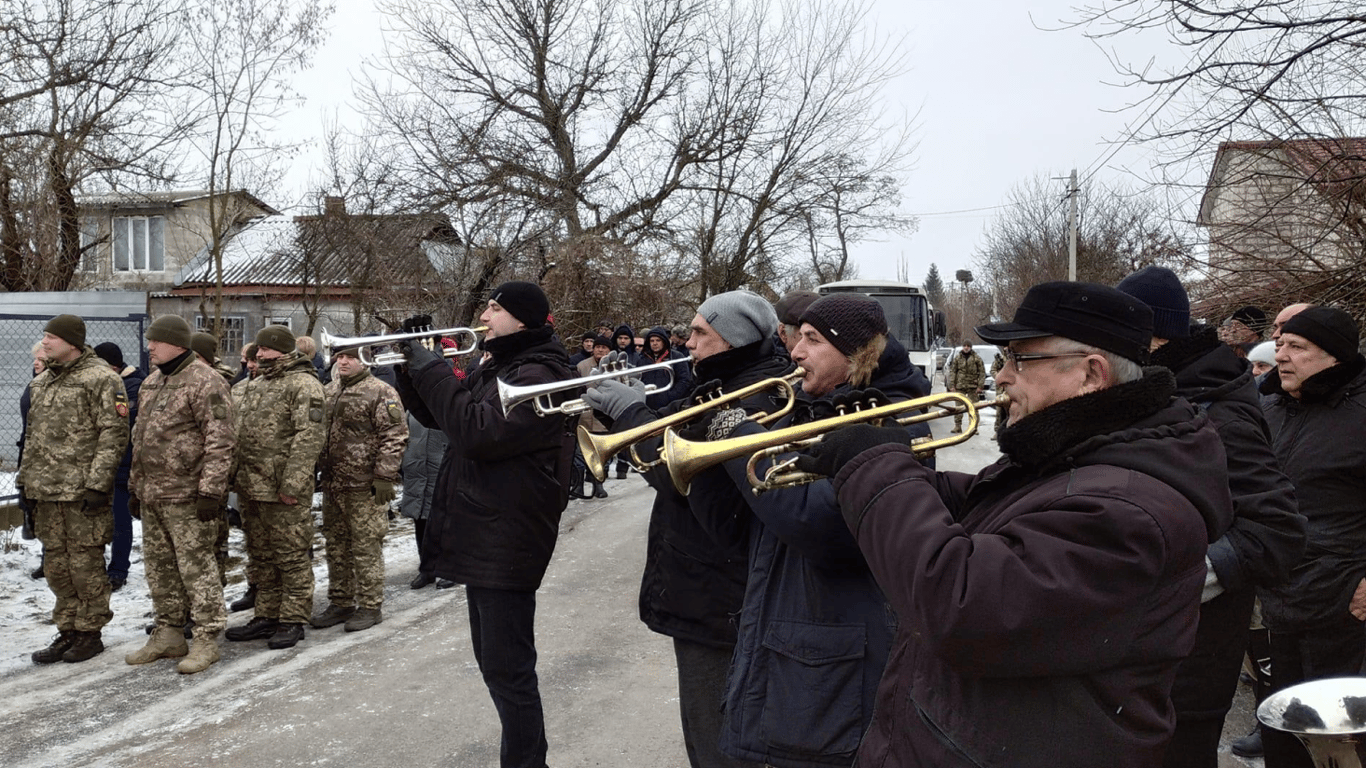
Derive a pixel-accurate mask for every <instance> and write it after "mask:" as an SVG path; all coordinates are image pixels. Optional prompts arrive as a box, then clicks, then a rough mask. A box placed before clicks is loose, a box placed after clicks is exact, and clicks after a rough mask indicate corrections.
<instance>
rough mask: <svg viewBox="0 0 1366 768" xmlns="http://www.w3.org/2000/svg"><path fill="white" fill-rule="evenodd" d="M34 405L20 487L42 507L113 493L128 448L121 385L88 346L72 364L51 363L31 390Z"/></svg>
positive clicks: (124, 394)
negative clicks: (87, 495) (93, 493)
mask: <svg viewBox="0 0 1366 768" xmlns="http://www.w3.org/2000/svg"><path fill="white" fill-rule="evenodd" d="M29 389H30V398H31V401H32V404H31V405H30V406H29V412H28V432H27V433H26V438H25V442H24V464H23V466H21V467H20V468H19V477H18V479H17V481H16V482H17V484H18V485H20V486H22V487H23V489H24V495H25V496H27V497H28V498H30V499H37V500H38V501H78V500H80V499H81V498H82V497H83V496H84V495H85V491H86V489H90V490H94V491H101V492H103V493H113V491H114V475H115V473H117V472H118V468H119V462H121V461H122V460H123V452H124V449H125V448H127V447H128V395H127V394H126V393H125V392H124V389H123V380H122V379H120V378H119V375H118V374H117V373H114V371H113V370H112V369H110V367H109V364H108V363H106V362H104V361H103V360H101V359H99V358H98V357H95V351H94V350H93V349H91V348H90V347H89V346H87V347H86V348H85V349H84V350H82V351H81V355H80V357H78V358H76V359H75V360H73V361H71V362H70V363H48V367H47V370H46V371H43V372H42V373H41V374H39V375H38V376H36V377H34V379H33V381H32V382H31V383H30V384H29Z"/></svg>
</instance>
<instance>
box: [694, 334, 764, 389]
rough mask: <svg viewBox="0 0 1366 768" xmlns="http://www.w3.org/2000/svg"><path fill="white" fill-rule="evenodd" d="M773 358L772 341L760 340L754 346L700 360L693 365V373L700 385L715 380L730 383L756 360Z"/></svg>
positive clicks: (750, 345) (738, 348)
mask: <svg viewBox="0 0 1366 768" xmlns="http://www.w3.org/2000/svg"><path fill="white" fill-rule="evenodd" d="M772 356H773V341H772V340H771V339H760V340H758V341H756V342H754V343H753V344H746V345H745V346H743V347H735V348H734V349H728V350H726V351H725V352H718V353H716V354H714V355H712V356H710V357H707V358H705V359H703V360H698V361H697V362H696V363H694V364H693V371H694V372H695V373H696V374H697V375H696V380H697V382H698V383H699V384H703V383H706V382H709V381H711V380H713V379H720V380H721V381H729V380H730V379H731V378H733V377H734V376H736V375H737V374H739V373H740V372H741V371H744V370H745V369H747V368H749V367H750V366H752V365H754V361H755V360H762V359H764V358H768V357H772Z"/></svg>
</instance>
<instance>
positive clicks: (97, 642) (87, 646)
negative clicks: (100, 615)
mask: <svg viewBox="0 0 1366 768" xmlns="http://www.w3.org/2000/svg"><path fill="white" fill-rule="evenodd" d="M103 652H104V641H103V640H101V639H100V631H99V630H98V629H97V630H95V631H94V632H77V633H76V641H75V642H74V643H72V644H71V647H70V648H68V649H66V653H63V654H62V661H65V662H66V663H68V664H78V663H80V662H82V661H88V660H90V659H93V658H95V657H96V656H98V655H100V654H101V653H103Z"/></svg>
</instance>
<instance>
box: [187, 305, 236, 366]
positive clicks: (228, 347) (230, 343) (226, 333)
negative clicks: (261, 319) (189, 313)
mask: <svg viewBox="0 0 1366 768" xmlns="http://www.w3.org/2000/svg"><path fill="white" fill-rule="evenodd" d="M221 323H222V324H221V325H220V326H219V330H220V332H221V335H220V336H219V337H218V354H219V356H220V357H222V358H223V359H224V360H235V359H237V358H236V356H237V354H238V352H240V351H241V350H242V347H243V345H245V344H246V343H247V342H246V335H247V334H246V332H247V319H246V318H245V317H241V316H224V317H223V318H221ZM212 328H213V320H212V319H211V318H207V317H204V316H203V315H196V316H195V318H194V329H195V330H196V331H203V332H204V333H210V334H211V333H213V330H212Z"/></svg>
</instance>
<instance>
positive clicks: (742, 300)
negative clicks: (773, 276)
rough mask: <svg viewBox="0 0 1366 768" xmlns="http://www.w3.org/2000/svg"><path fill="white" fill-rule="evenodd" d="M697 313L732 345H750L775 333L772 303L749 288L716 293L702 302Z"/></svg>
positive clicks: (775, 319)
mask: <svg viewBox="0 0 1366 768" xmlns="http://www.w3.org/2000/svg"><path fill="white" fill-rule="evenodd" d="M697 314H699V315H701V316H702V319H703V320H706V321H707V324H709V325H710V326H711V327H712V328H714V329H715V330H716V332H717V333H719V334H720V335H721V338H722V339H725V341H726V343H727V344H729V345H731V346H732V347H745V346H749V345H750V344H753V343H755V342H757V341H760V340H762V339H766V338H768V337H770V336H772V335H773V334H775V333H777V332H778V315H777V314H776V313H774V311H773V305H772V304H769V303H768V302H767V301H764V298H763V297H762V296H760V295H759V294H757V293H751V292H749V291H730V292H728V293H718V294H716V295H715V296H712V297H711V298H709V299H707V300H706V301H704V302H702V306H700V307H698V308H697Z"/></svg>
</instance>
